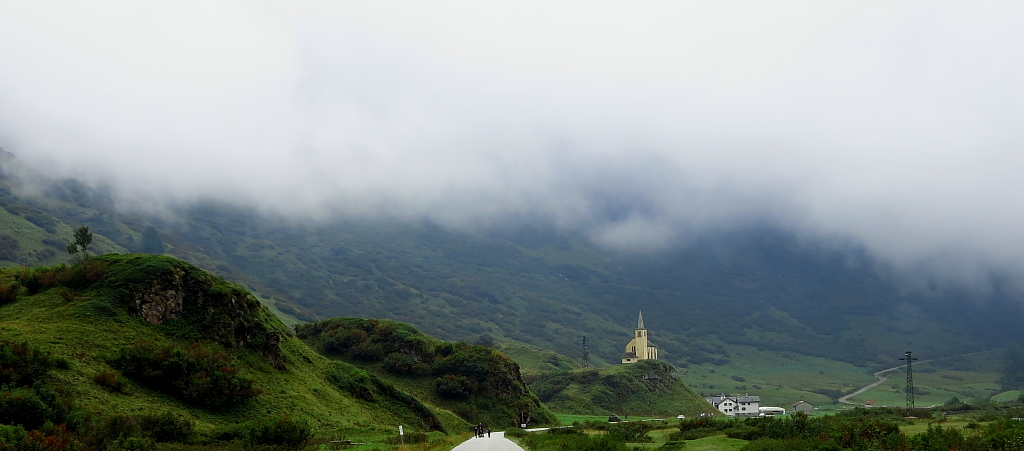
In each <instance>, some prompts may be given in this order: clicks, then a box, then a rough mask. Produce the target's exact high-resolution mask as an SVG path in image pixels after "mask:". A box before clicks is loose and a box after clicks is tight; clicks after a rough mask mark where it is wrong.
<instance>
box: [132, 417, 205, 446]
mask: <svg viewBox="0 0 1024 451" xmlns="http://www.w3.org/2000/svg"><path fill="white" fill-rule="evenodd" d="M139 424H140V425H141V426H142V429H143V430H144V431H146V435H148V436H149V437H150V438H152V439H153V440H154V441H156V442H158V443H166V442H187V441H188V440H189V439H190V438H191V437H192V432H193V430H194V429H195V424H194V423H193V422H192V420H190V419H188V418H185V417H183V416H181V415H175V414H174V413H171V412H164V413H158V414H151V415H141V416H140V418H139Z"/></svg>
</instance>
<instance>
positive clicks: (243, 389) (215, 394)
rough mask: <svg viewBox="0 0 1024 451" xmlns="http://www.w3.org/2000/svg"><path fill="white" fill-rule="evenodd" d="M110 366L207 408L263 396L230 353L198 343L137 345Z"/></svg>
mask: <svg viewBox="0 0 1024 451" xmlns="http://www.w3.org/2000/svg"><path fill="white" fill-rule="evenodd" d="M110 364H111V365H113V366H115V367H117V368H120V369H121V370H122V371H123V372H124V374H125V375H127V376H129V377H131V378H134V379H137V380H139V381H140V382H143V383H146V384H148V385H150V386H151V387H153V388H155V389H158V390H161V391H164V392H166V393H169V394H171V395H173V396H176V397H178V398H180V399H183V400H185V401H187V402H190V403H193V404H198V405H203V406H207V407H230V406H234V405H237V404H240V403H242V402H245V401H247V400H249V399H252V398H254V397H256V396H257V395H258V394H259V391H258V390H257V389H256V388H255V387H254V386H253V382H252V380H250V379H249V378H247V377H245V376H243V375H241V374H239V369H238V366H237V365H236V364H235V362H234V359H233V358H232V357H231V355H230V354H228V353H227V352H223V351H211V350H209V349H207V348H206V347H205V346H203V345H202V344H201V343H198V342H196V343H193V344H192V345H190V346H187V347H183V346H180V345H167V346H158V345H156V344H153V343H147V342H142V343H137V344H135V345H134V346H131V347H128V348H122V349H121V350H120V352H119V353H118V354H117V356H115V357H114V358H113V359H111V360H110Z"/></svg>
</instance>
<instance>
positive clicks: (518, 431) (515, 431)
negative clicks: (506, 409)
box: [505, 428, 529, 437]
mask: <svg viewBox="0 0 1024 451" xmlns="http://www.w3.org/2000/svg"><path fill="white" fill-rule="evenodd" d="M526 434H529V432H526V430H525V429H522V428H508V429H506V430H505V437H525V436H526Z"/></svg>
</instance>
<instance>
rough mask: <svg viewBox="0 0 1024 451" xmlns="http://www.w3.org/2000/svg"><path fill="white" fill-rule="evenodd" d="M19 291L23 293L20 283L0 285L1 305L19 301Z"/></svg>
mask: <svg viewBox="0 0 1024 451" xmlns="http://www.w3.org/2000/svg"><path fill="white" fill-rule="evenodd" d="M19 291H21V285H20V284H18V282H10V283H5V284H0V305H4V304H10V303H11V302H14V301H16V300H18V292H19Z"/></svg>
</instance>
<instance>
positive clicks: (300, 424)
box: [242, 415, 313, 449]
mask: <svg viewBox="0 0 1024 451" xmlns="http://www.w3.org/2000/svg"><path fill="white" fill-rule="evenodd" d="M242 436H243V437H244V438H245V441H246V442H247V443H248V444H249V445H250V446H252V445H280V446H284V447H287V448H290V449H300V448H302V446H303V445H305V444H306V441H307V440H309V438H310V437H312V436H313V430H312V429H311V428H310V426H309V423H306V422H304V421H299V420H295V419H291V418H289V417H288V416H287V415H285V416H283V417H268V418H262V419H259V420H255V421H252V422H250V423H247V424H246V425H244V426H243V430H242Z"/></svg>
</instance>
